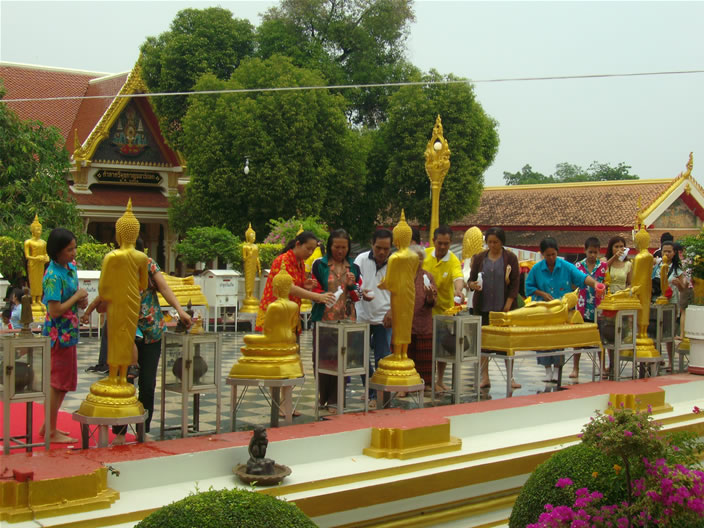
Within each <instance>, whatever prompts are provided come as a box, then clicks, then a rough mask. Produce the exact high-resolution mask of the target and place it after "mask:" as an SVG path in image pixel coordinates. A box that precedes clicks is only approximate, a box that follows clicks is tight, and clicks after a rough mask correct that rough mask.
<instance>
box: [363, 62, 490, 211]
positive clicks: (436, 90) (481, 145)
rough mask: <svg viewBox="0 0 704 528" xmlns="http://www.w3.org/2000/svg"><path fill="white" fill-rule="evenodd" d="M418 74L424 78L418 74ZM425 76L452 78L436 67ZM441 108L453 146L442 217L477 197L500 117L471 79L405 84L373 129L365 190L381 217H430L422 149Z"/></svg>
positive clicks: (471, 205)
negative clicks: (477, 95)
mask: <svg viewBox="0 0 704 528" xmlns="http://www.w3.org/2000/svg"><path fill="white" fill-rule="evenodd" d="M418 80H420V79H418ZM422 80H424V81H441V80H447V81H454V80H458V79H457V77H454V76H453V75H447V76H442V75H440V74H439V73H438V72H436V71H431V72H430V73H429V74H427V75H425V76H423V77H422ZM438 114H439V115H440V116H441V118H442V126H443V131H444V136H445V139H446V140H447V141H448V143H449V146H450V151H451V155H450V162H451V167H450V170H449V172H448V174H447V176H446V178H445V181H444V184H443V187H442V192H441V195H440V223H441V224H442V223H449V222H451V221H454V220H457V219H459V218H461V217H462V216H464V215H466V214H468V213H470V212H472V211H473V210H474V209H475V208H476V207H477V205H478V203H479V197H480V195H481V192H482V187H483V179H484V176H483V175H484V171H485V170H486V169H487V168H488V167H489V166H490V165H491V163H492V162H493V160H494V157H495V156H496V151H497V148H498V144H499V137H498V133H497V131H496V121H494V119H492V118H491V117H490V116H488V115H487V114H486V113H485V112H484V110H483V108H482V107H481V105H480V104H479V103H478V102H477V100H476V99H475V96H474V90H473V88H472V86H471V85H470V84H469V83H461V84H432V85H431V84H429V85H425V86H406V87H402V88H400V89H399V90H398V92H397V93H396V94H394V95H393V96H392V97H391V99H390V105H389V119H388V121H387V122H386V123H384V124H382V125H381V127H380V128H379V131H378V133H376V134H375V138H374V146H373V150H372V152H371V154H370V159H369V162H368V164H369V175H370V177H369V181H368V182H367V187H366V192H365V194H366V196H367V198H368V200H369V202H370V203H373V205H374V207H375V210H376V211H378V212H379V219H380V220H381V221H384V220H388V219H389V218H393V219H398V216H399V213H400V210H401V208H405V210H406V218H409V219H417V220H418V221H420V222H421V223H429V222H430V201H431V197H430V184H429V180H428V176H427V175H426V173H425V158H424V152H425V148H426V145H427V143H428V141H429V140H430V137H431V134H432V130H433V125H434V124H435V119H436V117H437V116H438Z"/></svg>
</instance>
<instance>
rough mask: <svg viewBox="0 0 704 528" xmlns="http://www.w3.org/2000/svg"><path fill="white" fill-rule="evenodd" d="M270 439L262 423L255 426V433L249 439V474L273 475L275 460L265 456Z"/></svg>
mask: <svg viewBox="0 0 704 528" xmlns="http://www.w3.org/2000/svg"><path fill="white" fill-rule="evenodd" d="M268 445H269V439H268V438H267V437H266V429H264V428H263V427H262V426H261V425H258V426H257V427H255V428H254V434H253V435H252V439H251V440H250V441H249V460H248V461H247V474H249V475H273V474H274V461H273V460H271V459H270V458H265V455H266V448H267V446H268Z"/></svg>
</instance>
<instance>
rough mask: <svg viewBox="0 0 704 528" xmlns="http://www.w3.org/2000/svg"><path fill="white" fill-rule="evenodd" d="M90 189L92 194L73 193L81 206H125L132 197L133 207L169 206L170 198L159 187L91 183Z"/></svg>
mask: <svg viewBox="0 0 704 528" xmlns="http://www.w3.org/2000/svg"><path fill="white" fill-rule="evenodd" d="M90 190H91V191H92V194H75V193H71V194H72V196H73V197H74V198H75V200H76V203H77V204H78V206H79V207H81V206H96V205H103V206H120V207H123V208H124V207H125V206H126V205H127V200H129V199H130V198H132V206H133V207H159V208H167V207H168V206H169V200H168V198H167V197H166V196H164V195H163V194H162V193H161V191H160V190H159V189H157V188H150V187H141V188H140V187H129V188H126V187H123V186H120V185H91V187H90Z"/></svg>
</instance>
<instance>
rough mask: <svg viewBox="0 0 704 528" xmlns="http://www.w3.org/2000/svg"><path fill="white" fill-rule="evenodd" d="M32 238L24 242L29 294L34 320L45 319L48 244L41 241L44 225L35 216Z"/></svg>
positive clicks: (31, 227) (30, 228) (31, 230)
mask: <svg viewBox="0 0 704 528" xmlns="http://www.w3.org/2000/svg"><path fill="white" fill-rule="evenodd" d="M29 230H30V232H31V233H32V238H28V239H27V240H25V241H24V256H25V258H26V259H27V278H28V279H29V292H30V295H31V296H32V311H33V312H34V314H35V316H34V319H35V321H36V320H39V319H41V318H43V314H44V313H46V312H45V309H44V305H43V304H42V281H43V280H44V266H45V265H46V263H47V262H49V255H47V253H46V242H45V241H44V240H42V239H41V235H42V224H40V223H39V217H38V216H37V215H34V222H32V224H31V225H30V226H29Z"/></svg>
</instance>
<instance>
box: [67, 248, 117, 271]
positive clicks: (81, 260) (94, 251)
mask: <svg viewBox="0 0 704 528" xmlns="http://www.w3.org/2000/svg"><path fill="white" fill-rule="evenodd" d="M113 249H115V247H114V246H113V245H112V244H100V243H96V242H86V243H84V244H81V245H79V246H78V247H77V248H76V262H77V263H78V267H79V268H80V269H84V270H99V269H102V267H103V258H105V255H107V254H108V253H110V252H111V251H112V250H113Z"/></svg>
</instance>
